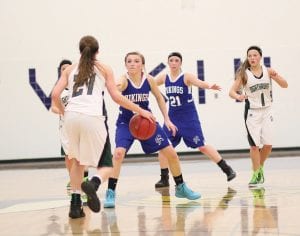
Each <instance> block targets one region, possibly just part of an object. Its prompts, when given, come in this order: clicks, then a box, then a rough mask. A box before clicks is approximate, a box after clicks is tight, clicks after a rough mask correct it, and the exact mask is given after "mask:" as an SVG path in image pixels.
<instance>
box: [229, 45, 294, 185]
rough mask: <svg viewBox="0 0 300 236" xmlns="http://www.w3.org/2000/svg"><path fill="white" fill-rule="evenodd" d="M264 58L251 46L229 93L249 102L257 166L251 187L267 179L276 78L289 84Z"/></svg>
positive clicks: (252, 149) (247, 110)
mask: <svg viewBox="0 0 300 236" xmlns="http://www.w3.org/2000/svg"><path fill="white" fill-rule="evenodd" d="M261 58H262V50H261V49H260V48H259V47H257V46H251V47H249V48H248V50H247V58H246V60H245V61H244V62H243V63H242V64H241V66H240V68H239V69H238V70H237V73H236V79H235V81H234V83H233V85H232V87H231V89H230V92H229V96H230V97H231V98H233V99H236V100H238V101H245V114H244V118H245V125H246V129H247V133H248V141H249V144H250V157H251V160H252V169H253V175H252V178H251V180H250V182H249V186H250V187H251V186H256V185H259V184H262V183H263V182H264V172H263V166H264V163H265V161H266V159H267V158H268V156H269V155H270V153H271V151H272V139H271V136H272V135H271V133H272V124H273V116H272V112H271V105H272V81H273V80H274V81H275V82H276V83H277V84H278V85H279V86H280V87H282V88H287V87H288V83H287V81H286V80H285V79H284V78H282V77H281V76H280V75H279V74H278V73H277V72H276V71H275V70H273V69H271V68H266V67H265V66H262V65H261V63H260V61H261ZM241 90H243V93H240V92H239V91H241ZM260 145H262V147H261V148H260Z"/></svg>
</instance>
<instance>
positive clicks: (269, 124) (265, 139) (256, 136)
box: [245, 107, 273, 146]
mask: <svg viewBox="0 0 300 236" xmlns="http://www.w3.org/2000/svg"><path fill="white" fill-rule="evenodd" d="M246 112H247V116H246V120H245V123H246V128H247V132H248V141H249V144H250V146H260V145H272V143H273V142H272V137H273V135H272V134H273V115H272V110H271V107H266V108H256V109H248V111H246Z"/></svg>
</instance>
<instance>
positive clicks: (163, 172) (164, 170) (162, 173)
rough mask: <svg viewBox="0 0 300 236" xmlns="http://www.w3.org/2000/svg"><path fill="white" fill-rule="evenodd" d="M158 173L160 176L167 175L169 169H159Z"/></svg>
mask: <svg viewBox="0 0 300 236" xmlns="http://www.w3.org/2000/svg"><path fill="white" fill-rule="evenodd" d="M160 173H161V176H166V175H169V169H168V168H164V169H160Z"/></svg>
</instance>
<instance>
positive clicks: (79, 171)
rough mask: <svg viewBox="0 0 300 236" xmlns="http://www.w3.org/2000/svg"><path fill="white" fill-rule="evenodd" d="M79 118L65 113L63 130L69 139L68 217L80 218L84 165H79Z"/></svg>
mask: <svg viewBox="0 0 300 236" xmlns="http://www.w3.org/2000/svg"><path fill="white" fill-rule="evenodd" d="M80 124H81V118H80V117H79V116H78V115H77V113H73V112H66V113H65V128H66V132H67V134H68V137H69V140H68V141H69V147H68V152H69V157H72V159H71V162H72V164H71V169H70V180H71V204H70V211H69V217H71V218H80V217H84V216H85V214H84V212H83V209H82V202H81V187H80V184H81V181H82V177H83V171H84V164H81V163H80V157H81V156H80V152H79V146H80V133H81V129H80V127H81V125H80Z"/></svg>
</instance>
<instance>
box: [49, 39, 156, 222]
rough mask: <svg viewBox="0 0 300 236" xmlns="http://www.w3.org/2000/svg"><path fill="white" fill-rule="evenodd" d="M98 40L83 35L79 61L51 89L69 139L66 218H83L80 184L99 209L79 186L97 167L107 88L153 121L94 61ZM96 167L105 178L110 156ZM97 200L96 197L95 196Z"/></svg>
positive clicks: (102, 141) (122, 103)
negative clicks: (87, 170)
mask: <svg viewBox="0 0 300 236" xmlns="http://www.w3.org/2000/svg"><path fill="white" fill-rule="evenodd" d="M98 50H99V44H98V41H97V40H96V39H95V38H94V37H93V36H84V37H82V38H81V39H80V42H79V51H80V60H79V63H75V64H72V65H71V66H69V67H67V68H66V69H65V70H64V71H63V73H62V75H61V77H60V79H59V81H58V82H57V84H56V85H55V87H54V89H53V91H52V95H51V96H52V103H53V105H54V106H55V107H56V108H57V109H58V111H59V113H60V114H62V115H64V118H65V127H66V131H67V135H68V138H69V155H70V157H72V160H73V163H72V166H71V173H70V177H71V189H72V194H71V204H70V211H69V217H71V218H80V217H84V216H85V213H84V211H83V208H82V202H81V197H80V195H81V187H82V188H83V190H85V191H86V194H87V196H88V202H87V204H88V206H89V207H90V208H91V207H92V208H94V209H97V208H98V209H97V210H98V211H99V210H100V202H96V203H99V204H98V205H92V204H94V203H95V201H94V199H93V198H94V197H95V196H94V195H92V194H90V192H89V191H87V190H86V189H84V186H81V183H82V179H83V172H84V168H85V167H86V166H92V167H97V166H98V163H99V159H100V156H101V154H102V152H103V148H104V145H105V143H106V139H107V126H106V125H105V120H106V117H105V115H104V114H103V94H104V89H105V87H106V88H107V90H108V92H109V94H110V96H111V97H112V99H113V100H114V101H115V102H116V103H118V104H119V105H120V106H124V107H126V108H127V109H130V110H132V111H134V112H136V113H139V114H141V115H142V116H144V117H146V118H148V119H151V120H155V118H154V116H153V115H152V113H151V112H149V111H147V110H145V109H142V108H141V107H139V106H138V105H136V104H134V103H132V102H131V101H129V100H128V99H127V98H126V97H124V96H122V95H121V93H120V92H119V91H118V89H117V87H116V84H115V82H114V76H113V72H112V70H111V68H110V67H109V66H107V65H105V64H103V63H102V62H100V61H98V60H97V54H98ZM66 87H68V89H69V100H68V105H67V106H66V108H64V106H63V104H62V103H61V99H60V96H61V93H62V92H63V90H64V89H65V88H66ZM102 158H106V159H105V160H102V161H103V165H102V167H101V168H99V173H100V176H99V178H98V181H99V182H98V184H100V183H101V182H103V181H105V180H106V179H107V177H108V176H109V175H110V173H111V170H112V160H111V157H109V156H104V157H103V156H102ZM83 183H85V182H83ZM97 199H98V198H97Z"/></svg>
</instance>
